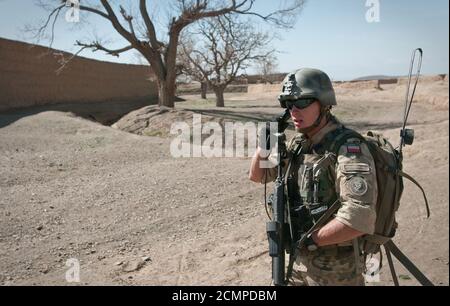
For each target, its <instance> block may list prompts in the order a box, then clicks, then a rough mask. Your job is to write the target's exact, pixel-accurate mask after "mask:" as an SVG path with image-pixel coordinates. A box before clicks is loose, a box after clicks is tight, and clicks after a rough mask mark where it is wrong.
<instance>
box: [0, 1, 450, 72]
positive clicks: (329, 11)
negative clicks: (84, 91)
mask: <svg viewBox="0 0 450 306" xmlns="http://www.w3.org/2000/svg"><path fill="white" fill-rule="evenodd" d="M91 1H92V0H91ZM280 1H286V0H280ZM94 2H95V1H94ZM113 2H124V3H131V4H127V5H126V6H125V7H127V8H129V9H132V10H135V9H136V8H137V6H136V3H137V0H131V2H128V1H113ZM257 2H258V6H257V9H258V10H261V11H270V10H272V9H275V8H276V5H277V3H278V2H277V1H274V0H258V1H257ZM368 2H372V3H374V4H371V5H372V6H370V7H369V6H367V5H369V3H368ZM147 3H148V7H149V10H151V14H152V15H153V16H155V18H157V19H158V22H157V25H156V26H157V29H158V30H159V31H161V33H164V31H163V29H164V25H165V24H166V20H167V16H168V15H170V14H171V12H173V10H171V9H170V8H167V5H166V3H167V0H148V1H147ZM373 5H374V6H373ZM377 8H378V10H377ZM369 10H370V11H371V12H375V15H374V16H375V17H377V16H378V18H375V20H374V22H368V20H367V18H366V17H367V13H368V11H369ZM378 12H379V14H378ZM80 14H81V15H80V18H81V19H80V20H81V22H80V23H78V24H71V23H67V22H66V21H65V18H64V16H61V18H59V20H58V22H57V24H56V25H57V31H56V33H55V34H56V35H55V40H54V43H53V47H54V48H55V49H60V50H65V51H68V52H76V51H77V50H78V48H77V47H75V46H74V42H75V40H77V39H84V40H86V41H87V40H89V39H90V38H92V37H93V36H95V35H96V36H97V37H101V38H102V39H105V40H107V41H109V42H110V45H109V46H111V48H114V47H123V46H125V45H126V44H125V42H124V40H123V39H122V38H121V37H120V36H119V35H118V34H116V33H115V32H114V30H113V29H112V28H111V26H110V25H109V24H108V23H107V22H105V21H103V20H102V18H100V17H96V16H88V13H86V12H83V11H82V12H81V13H80ZM46 16H47V13H46V12H45V11H44V10H42V9H41V8H39V7H37V6H36V5H34V1H33V0H0V37H3V38H8V39H13V40H20V41H26V42H35V40H34V39H33V38H32V37H31V36H30V35H29V33H24V31H23V29H24V27H25V25H27V24H31V25H34V26H36V25H38V24H39V22H40V21H41V20H43V19H45V18H46ZM261 28H262V29H263V30H266V31H269V32H271V33H272V34H273V35H274V36H275V37H276V39H275V40H274V41H273V45H274V47H275V48H276V49H277V50H278V52H279V53H278V63H279V65H278V70H279V72H290V71H293V70H296V69H298V68H301V67H311V68H318V69H322V70H324V71H326V72H327V73H328V74H329V75H330V77H331V78H332V79H334V80H349V79H354V78H358V77H362V76H368V75H393V76H397V75H405V74H407V72H408V70H409V62H410V58H411V53H412V51H413V50H414V49H415V48H418V47H420V48H422V49H423V50H424V60H423V69H422V71H423V73H424V74H438V73H448V66H449V1H448V0H428V1H425V0H420V1H419V0H308V1H307V3H306V5H305V7H304V9H303V11H302V13H301V14H300V16H299V18H298V21H297V23H296V24H295V25H293V28H292V29H290V30H276V29H275V28H274V27H273V26H270V25H262V26H261ZM161 37H162V36H161ZM41 44H45V41H42V42H41ZM81 55H82V56H84V57H89V58H94V59H98V60H105V61H111V62H119V63H134V64H137V63H140V59H139V57H138V56H137V54H136V51H129V52H127V53H123V54H121V56H120V57H119V58H116V57H112V56H110V55H106V54H103V53H101V52H99V51H98V52H95V53H94V52H91V51H89V50H85V51H83V53H81ZM247 72H248V73H252V72H253V71H247Z"/></svg>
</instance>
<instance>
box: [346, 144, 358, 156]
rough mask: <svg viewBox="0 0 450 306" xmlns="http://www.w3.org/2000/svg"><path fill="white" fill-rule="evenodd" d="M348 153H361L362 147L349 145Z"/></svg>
mask: <svg viewBox="0 0 450 306" xmlns="http://www.w3.org/2000/svg"><path fill="white" fill-rule="evenodd" d="M347 152H348V153H352V154H359V153H361V146H360V145H357V144H349V145H347Z"/></svg>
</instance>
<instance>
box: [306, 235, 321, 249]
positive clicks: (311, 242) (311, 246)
mask: <svg viewBox="0 0 450 306" xmlns="http://www.w3.org/2000/svg"><path fill="white" fill-rule="evenodd" d="M305 246H306V248H307V249H308V251H310V252H314V251H317V249H318V248H319V247H318V246H317V244H316V243H315V242H314V239H313V238H312V234H309V235H308V236H307V237H306V239H305Z"/></svg>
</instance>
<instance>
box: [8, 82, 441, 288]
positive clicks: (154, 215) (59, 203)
mask: <svg viewBox="0 0 450 306" xmlns="http://www.w3.org/2000/svg"><path fill="white" fill-rule="evenodd" d="M421 86H422V92H418V100H417V103H415V104H414V106H413V109H412V113H411V118H410V125H409V126H410V127H411V128H414V129H415V132H416V140H415V143H414V145H413V146H411V147H406V148H405V151H404V152H405V163H404V167H405V171H406V172H407V173H409V174H411V175H413V176H414V177H415V178H416V179H417V180H418V181H419V182H420V183H421V184H422V186H423V187H424V188H425V190H426V192H427V195H428V198H429V202H430V205H431V212H432V215H431V218H430V219H428V220H426V219H425V209H424V206H423V204H422V203H423V201H422V197H421V193H420V191H419V190H418V189H417V188H416V187H415V186H414V185H412V184H410V183H408V182H407V183H406V187H405V193H404V196H403V198H402V203H401V208H400V212H399V218H398V219H399V223H400V228H399V231H398V235H397V236H396V238H395V242H396V243H397V244H398V245H399V246H400V248H401V249H402V250H403V251H404V252H405V253H406V254H407V255H408V256H409V257H410V258H411V259H412V260H413V261H414V262H415V263H416V264H417V266H418V267H419V268H420V269H421V270H422V271H423V272H424V273H425V274H426V275H427V276H428V277H429V278H430V279H431V280H432V281H433V282H434V283H435V284H437V285H448V284H449V267H448V260H449V249H448V247H449V243H448V242H449V237H448V236H449V228H448V227H449V220H448V216H449V209H448V203H449V160H448V155H449V113H448V79H447V81H435V82H433V83H423V84H421ZM430 88H432V89H430ZM382 89H383V90H379V89H372V88H368V89H367V88H366V89H358V88H349V87H348V86H342V88H341V87H338V88H336V91H337V94H338V99H339V104H340V106H339V107H337V108H336V110H335V114H336V115H337V116H338V117H339V118H340V119H341V121H343V122H345V123H346V124H347V125H348V126H349V127H352V128H355V129H357V130H359V131H367V130H369V129H371V130H375V131H379V132H383V134H384V135H386V136H388V137H389V138H390V139H391V140H392V142H393V143H395V144H397V143H398V135H399V130H400V126H401V121H402V120H401V117H402V109H403V90H402V88H401V87H400V86H396V85H389V86H386V87H384V88H382ZM426 90H429V91H430V92H431V93H433V94H434V96H433V97H438V98H436V99H434V100H432V101H431V100H430V95H429V94H427V91H426ZM275 97H276V93H275V92H270V91H269V92H261V93H259V94H258V95H255V94H251V95H250V94H245V93H232V94H228V95H227V96H226V105H227V107H226V108H224V109H216V108H215V107H214V106H213V100H212V98H213V97H212V96H211V99H209V100H207V101H206V102H205V101H200V100H198V98H197V97H195V96H194V97H193V96H190V97H188V96H187V97H184V98H185V99H186V101H185V102H180V103H178V104H177V110H178V111H177V112H166V113H164V114H160V115H158V116H156V117H154V118H153V119H152V121H151V122H152V125H149V126H146V125H147V123H148V122H150V121H149V120H147V119H148V118H149V117H148V116H147V117H146V115H145V114H150V113H153V114H154V112H153V111H148V110H147V111H143V110H140V111H137V112H135V113H132V114H130V115H128V116H127V117H125V118H123V119H122V120H121V121H119V122H118V123H117V124H116V125H115V126H114V128H113V127H109V126H103V125H100V124H98V123H96V122H93V121H89V120H86V119H83V118H81V117H78V116H75V115H74V114H73V113H70V112H63V111H41V112H34V113H20V112H17V113H10V114H3V115H1V114H0V168H1V172H0V195H1V196H0V220H1V223H0V284H2V285H28V284H39V285H41V284H43V285H69V284H73V283H68V282H67V281H66V272H67V271H68V269H69V268H70V267H68V266H66V261H67V260H68V259H71V258H73V259H77V260H78V261H79V262H80V269H81V270H80V283H79V284H82V285H122V284H130V285H269V284H270V275H271V270H270V269H271V268H270V257H269V256H268V253H267V240H266V233H265V222H266V218H267V217H266V213H265V210H264V206H263V204H262V203H263V191H264V190H263V186H261V185H258V184H254V183H252V182H250V181H249V180H248V178H247V176H248V168H249V163H250V158H180V159H175V158H173V157H172V156H171V155H170V152H169V148H170V143H171V138H170V137H168V135H167V133H164V131H167V128H169V126H170V125H168V124H167V122H169V123H170V120H169V119H171V118H172V119H173V118H174V117H176V118H178V119H185V120H190V119H189V118H191V116H192V113H201V114H204V115H208V116H210V117H214V118H226V119H229V120H241V121H242V120H244V121H245V120H262V119H267V118H270V117H271V116H273V115H275V114H278V113H280V108H279V107H277V103H276V102H275ZM433 101H434V102H433ZM150 109H151V108H150ZM177 113H178V114H180V113H182V115H178V116H177ZM137 114H141V115H142V114H144V115H142V116H141V118H140V119H139V118H138V117H139V116H137ZM183 114H184V115H183ZM146 118H147V119H146ZM133 122H134V123H136V126H135V128H134V132H137V133H138V134H139V132H140V131H143V130H144V129H147V133H143V134H146V135H159V136H156V137H152V136H144V135H137V134H132V133H128V132H125V131H123V130H121V129H124V126H128V127H130V126H132V124H131V123H133ZM188 123H189V122H188ZM149 127H150V130H149ZM151 127H155V128H156V130H152V129H151ZM125 130H126V129H125ZM141 134H142V133H141ZM290 134H292V132H290ZM270 187H271V186H270ZM397 267H398V274H400V275H401V280H400V282H401V284H402V285H417V282H416V281H415V280H413V279H412V277H411V275H409V273H408V272H406V271H405V270H403V269H402V268H401V267H400V265H399V264H397ZM75 284H77V283H75ZM375 285H392V281H391V278H390V276H389V273H388V269H387V264H386V263H385V267H383V269H382V272H381V282H380V283H376V284H375Z"/></svg>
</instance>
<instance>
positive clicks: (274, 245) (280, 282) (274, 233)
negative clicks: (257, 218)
mask: <svg viewBox="0 0 450 306" xmlns="http://www.w3.org/2000/svg"><path fill="white" fill-rule="evenodd" d="M290 116H291V115H290V112H289V110H288V109H286V111H285V112H284V113H283V115H282V116H280V117H278V118H276V122H277V123H278V125H277V129H278V131H277V133H276V134H275V135H274V136H275V137H276V139H277V144H278V177H277V179H276V181H275V191H274V193H273V202H272V210H273V218H272V220H271V221H270V222H267V224H266V231H267V237H268V240H269V255H270V256H271V257H272V280H273V283H274V285H275V286H284V285H286V281H285V253H286V243H285V238H286V237H285V234H286V229H287V224H286V209H285V203H286V195H285V181H284V173H283V167H284V163H283V160H284V159H285V158H286V157H287V150H286V143H285V142H286V135H285V133H284V131H285V130H286V128H287V127H288V123H287V120H288V119H289V118H290Z"/></svg>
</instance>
